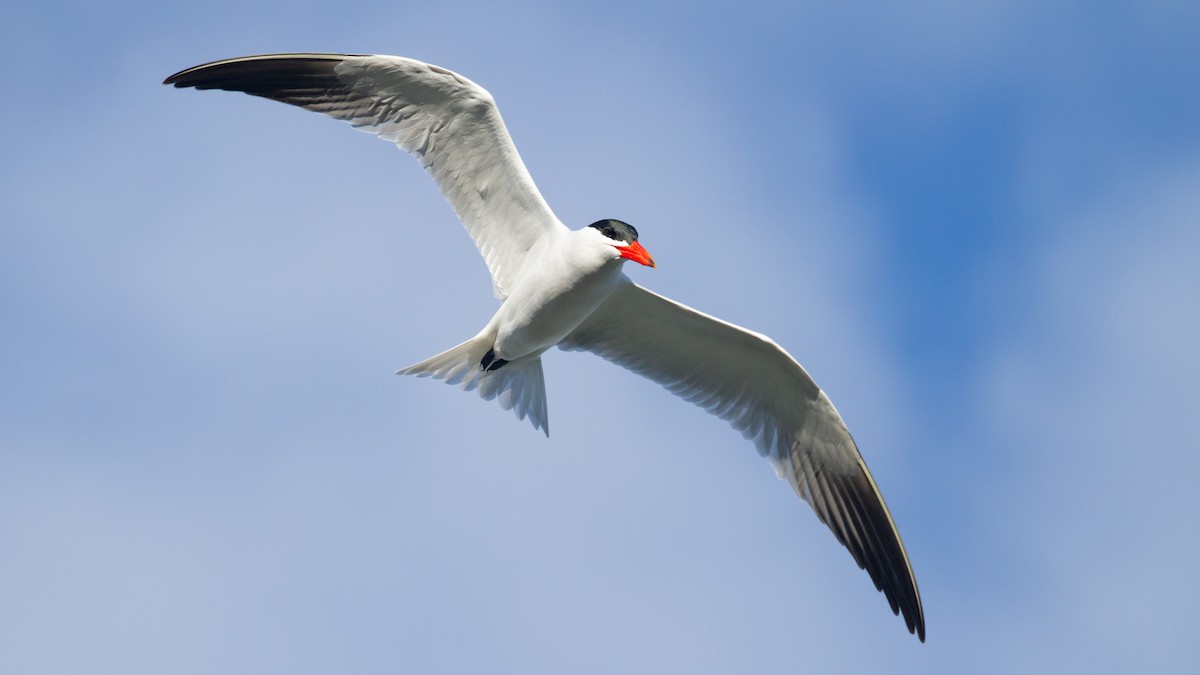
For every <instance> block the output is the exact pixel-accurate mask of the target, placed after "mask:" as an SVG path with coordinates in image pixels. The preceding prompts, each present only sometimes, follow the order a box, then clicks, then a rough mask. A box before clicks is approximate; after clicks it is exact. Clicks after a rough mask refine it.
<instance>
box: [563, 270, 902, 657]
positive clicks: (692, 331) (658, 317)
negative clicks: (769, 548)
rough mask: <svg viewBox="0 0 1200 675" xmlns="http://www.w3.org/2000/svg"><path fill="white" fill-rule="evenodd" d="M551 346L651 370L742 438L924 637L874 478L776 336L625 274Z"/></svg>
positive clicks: (837, 417)
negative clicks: (735, 322) (655, 290)
mask: <svg viewBox="0 0 1200 675" xmlns="http://www.w3.org/2000/svg"><path fill="white" fill-rule="evenodd" d="M560 346H561V347H563V348H564V349H568V350H587V351H590V352H594V353H596V354H598V355H599V356H601V357H603V358H605V359H607V360H609V361H612V362H613V363H616V364H618V365H621V366H623V367H625V368H628V369H629V370H632V371H633V372H635V373H637V374H639V375H642V376H644V377H647V378H649V379H651V380H654V381H655V382H658V383H659V384H661V385H663V386H664V387H666V388H667V389H668V390H670V391H671V393H673V394H675V395H677V396H680V397H682V398H684V399H686V400H688V401H691V402H692V403H695V404H696V405H698V406H700V407H702V408H704V409H706V410H708V411H709V412H711V413H712V414H714V415H717V416H718V417H720V418H722V419H724V420H726V421H728V422H729V423H730V424H731V425H733V427H734V428H735V429H737V430H738V431H741V432H742V435H744V436H745V437H746V438H749V439H752V440H753V441H754V444H755V446H756V447H757V448H758V451H759V453H760V454H762V455H763V456H765V457H767V458H768V459H769V460H770V461H771V464H772V465H773V466H774V467H775V471H776V472H777V473H778V474H779V477H780V478H782V479H784V480H786V481H787V482H788V483H789V484H791V486H792V488H794V489H795V490H796V493H797V494H798V495H800V497H801V498H803V499H804V501H806V502H808V503H809V504H810V505H811V506H812V508H813V510H814V511H815V512H816V514H817V517H819V518H820V519H821V522H823V523H825V524H826V525H827V526H828V527H829V529H830V530H832V531H833V534H834V536H836V537H837V539H838V541H840V542H842V544H843V545H844V546H845V547H846V548H847V549H849V550H850V554H851V555H852V556H854V560H855V561H856V562H857V563H858V565H859V567H862V568H865V569H866V570H867V573H868V574H870V575H871V579H872V580H873V581H874V582H875V587H876V588H878V589H879V590H881V591H883V593H884V595H886V596H887V599H888V602H889V603H890V604H891V606H892V611H893V612H896V613H897V614H900V613H903V615H904V620H905V622H906V623H907V624H908V630H909V632H915V633H916V634H917V636H918V637H919V638H920V639H921V641H922V642H923V641H924V640H925V617H924V613H923V610H922V608H921V595H920V593H919V591H918V590H917V581H916V578H915V577H914V576H913V572H912V567H911V565H910V564H909V561H908V554H907V553H906V552H905V550H904V544H903V543H902V542H901V541H900V533H899V532H898V531H897V530H896V524H895V523H894V522H893V521H892V516H891V514H890V513H889V512H888V508H887V505H886V504H884V502H883V497H882V496H881V495H880V494H879V488H878V487H877V486H876V485H875V480H874V479H873V478H872V477H871V472H870V471H869V470H867V465H866V464H865V463H864V462H863V459H862V456H861V455H860V454H859V452H858V448H857V446H855V444H854V439H852V438H851V437H850V432H849V431H848V430H847V429H846V424H845V423H844V422H843V421H842V418H841V415H839V414H838V412H837V410H836V409H835V408H834V407H833V404H832V403H831V402H830V401H829V398H828V397H827V396H826V395H825V392H823V391H821V388H820V387H818V386H817V385H816V383H815V382H813V380H812V378H811V377H809V376H808V373H806V372H805V371H804V368H802V367H801V366H800V364H799V363H797V362H796V360H795V359H793V358H792V357H791V356H790V355H789V354H788V353H787V352H785V351H784V350H783V349H782V348H781V347H779V345H777V344H775V343H774V342H773V341H772V340H771V339H770V338H767V337H765V336H763V335H759V334H758V333H754V332H751V331H748V330H746V329H744V328H740V327H738V326H735V325H733V324H730V323H727V322H724V321H721V320H720V319H716V318H713V317H711V316H708V315H706V314H702V313H700V312H697V311H696V310H694V309H691V308H690V307H686V306H684V305H681V304H679V303H677V302H674V301H672V300H669V299H667V298H664V297H663V296H661V295H657V294H655V293H652V292H650V291H648V290H646V289H644V288H642V287H640V286H638V285H636V284H634V283H633V282H631V281H629V280H628V279H625V281H624V283H622V285H621V286H620V287H619V288H618V289H617V290H616V291H614V292H613V294H612V295H611V296H609V298H608V299H607V300H606V301H605V302H604V304H603V305H601V306H600V308H599V309H597V310H596V312H595V313H594V314H592V316H591V317H589V318H588V319H587V320H586V321H584V323H583V324H582V325H580V326H579V328H577V329H576V330H575V332H573V333H572V334H571V335H569V336H568V337H567V339H566V340H564V341H563V343H562V344H561V345H560Z"/></svg>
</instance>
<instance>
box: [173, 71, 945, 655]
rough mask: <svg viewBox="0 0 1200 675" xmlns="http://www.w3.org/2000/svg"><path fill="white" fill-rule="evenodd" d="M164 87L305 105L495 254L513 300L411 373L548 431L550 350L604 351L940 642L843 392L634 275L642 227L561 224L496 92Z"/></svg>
mask: <svg viewBox="0 0 1200 675" xmlns="http://www.w3.org/2000/svg"><path fill="white" fill-rule="evenodd" d="M163 83H164V84H172V85H175V86H176V87H195V88H196V89H224V90H227V91H241V92H245V93H247V94H252V95H254V96H262V97H264V98H269V99H272V100H276V101H282V102H284V103H290V104H292V105H296V106H300V107H302V108H306V109H308V110H312V111H314V112H319V113H323V114H325V115H328V116H330V117H333V118H335V119H339V120H344V121H347V122H349V123H350V124H351V125H353V126H354V127H355V128H357V129H360V130H362V131H367V132H371V133H373V134H376V135H377V136H379V138H382V139H383V140H386V141H390V142H392V143H395V144H396V145H398V146H400V147H401V148H403V149H404V150H406V151H408V152H409V153H411V154H412V155H414V156H415V157H416V158H417V160H418V161H420V163H421V166H423V167H424V168H425V170H426V171H427V172H428V173H429V175H430V176H432V177H433V179H434V181H436V182H437V185H438V187H439V188H440V189H441V191H442V193H443V194H444V195H445V197H446V199H447V200H449V202H450V205H451V206H452V207H453V208H454V211H455V213H456V214H457V215H458V217H459V219H460V220H462V223H463V225H464V226H466V229H467V232H468V233H469V234H470V236H471V238H472V239H473V240H474V242H475V245H476V246H477V247H478V248H479V252H480V253H481V254H482V255H483V259H484V261H485V262H486V263H487V266H488V270H489V271H490V272H491V276H492V282H493V286H494V291H495V294H496V297H497V298H498V299H500V300H501V304H500V308H499V309H498V310H497V311H496V313H495V314H494V315H493V316H492V317H491V319H490V320H489V321H488V322H487V325H485V326H484V327H483V330H481V331H479V333H478V334H477V335H475V336H474V337H472V338H471V339H469V340H467V341H465V342H463V343H462V344H460V345H458V346H457V347H454V348H452V349H449V350H447V351H445V352H443V353H441V354H438V355H437V356H434V357H433V358H430V359H427V360H425V361H422V362H420V363H417V364H415V365H412V366H409V367H408V368H404V369H402V370H400V371H399V373H401V374H406V375H416V376H418V377H427V376H428V377H433V378H437V379H441V380H444V381H445V382H447V383H448V384H455V385H459V386H461V387H462V388H463V389H465V390H468V391H472V390H474V391H477V392H478V393H479V395H480V396H482V397H483V398H484V399H487V400H492V399H495V400H496V401H498V402H499V403H500V405H501V406H503V407H504V408H505V409H510V410H512V411H514V412H515V413H516V415H517V417H518V418H520V419H528V420H529V421H530V422H531V423H532V424H533V426H534V428H535V429H541V430H543V431H544V432H546V434H547V435H549V427H548V424H547V416H546V392H545V385H544V383H543V379H542V360H541V355H542V354H543V353H544V352H545V351H546V350H548V349H550V348H551V347H555V346H557V347H559V348H560V349H565V350H568V351H576V350H582V351H590V352H592V353H594V354H597V355H599V356H601V357H602V358H604V359H607V360H608V361H611V362H613V363H616V364H618V365H620V366H623V367H625V368H627V369H629V370H631V371H633V372H635V373H637V374H639V375H642V376H644V377H647V378H649V379H651V380H653V381H655V382H657V383H659V384H661V385H662V386H664V387H665V388H666V389H667V390H668V391H670V392H671V393H673V394H675V395H677V396H679V397H681V398H683V399H685V400H687V401H690V402H692V403H694V404H696V405H698V406H700V407H702V408H704V409H706V410H708V411H709V412H710V413H712V414H714V415H717V416H718V417H720V418H722V419H724V420H726V421H727V422H729V423H730V424H731V425H732V426H733V427H734V428H735V429H737V430H738V431H740V432H742V435H743V436H745V437H746V438H747V439H750V440H752V441H753V442H754V445H755V447H756V448H757V449H758V452H759V454H761V455H762V456H764V457H766V458H767V459H768V460H769V461H770V462H771V465H772V466H773V467H774V469H775V471H776V472H777V473H778V475H779V477H780V478H782V479H783V480H785V481H787V482H788V484H790V485H791V486H792V488H793V489H794V490H795V491H796V493H797V494H798V495H799V496H800V497H801V498H802V499H804V501H806V502H808V503H809V505H811V506H812V508H813V510H814V511H815V512H816V514H817V517H818V518H820V520H821V522H823V523H825V525H826V526H828V527H829V529H830V530H831V531H832V532H833V534H834V536H835V537H837V539H838V541H840V542H841V543H842V545H844V546H845V547H846V548H847V549H849V551H850V554H851V555H852V556H853V557H854V560H855V562H857V563H858V565H859V567H861V568H864V569H866V571H867V573H868V574H869V575H870V577H871V580H872V581H874V583H875V587H876V588H877V589H878V590H880V591H882V592H883V594H884V595H885V596H886V597H887V600H888V603H889V604H890V605H891V608H892V611H893V612H894V613H896V614H902V615H903V617H904V621H905V623H906V624H907V626H908V630H909V632H910V633H915V634H916V635H917V636H918V638H920V640H921V641H922V642H924V641H925V617H924V612H923V610H922V607H921V596H920V592H919V591H918V590H917V582H916V578H915V577H914V576H913V571H912V566H911V564H910V563H909V560H908V554H907V553H906V552H905V550H904V544H903V543H902V542H901V540H900V534H899V532H898V531H897V529H896V524H895V522H894V521H893V520H892V516H891V513H890V512H889V511H888V508H887V505H886V504H884V502H883V497H882V495H881V494H880V492H879V487H878V486H877V485H876V484H875V480H874V479H873V478H872V477H871V472H870V471H869V470H868V469H867V465H866V464H865V463H864V462H863V459H862V456H861V455H860V454H859V452H858V448H857V446H856V445H855V443H854V440H853V439H852V438H851V437H850V432H849V431H848V430H847V428H846V424H845V423H844V422H843V421H842V417H841V415H839V414H838V412H837V410H836V409H835V408H834V407H833V403H831V402H830V400H829V397H828V396H826V395H825V392H824V391H822V390H821V388H820V387H818V386H817V385H816V383H815V382H813V379H812V378H811V377H809V375H808V373H807V372H805V370H804V368H803V367H801V366H800V364H799V363H798V362H797V361H796V360H795V359H794V358H792V356H791V355H790V354H788V353H787V352H786V351H784V350H783V349H782V348H781V347H780V346H779V345H778V344H776V343H775V342H774V341H772V340H771V339H770V338H768V337H766V336H765V335H761V334H759V333H755V332H753V331H750V330H747V329H745V328H742V327H740V326H735V325H733V324H731V323H728V322H725V321H722V320H720V319H717V318H715V317H712V316H709V315H707V314H704V313H701V312H699V311H696V310H694V309H692V308H690V307H687V306H685V305H682V304H680V303H678V302H675V301H673V300H670V299H668V298H665V297H663V296H661V295H658V294H656V293H653V292H651V291H648V290H646V289H645V288H643V287H641V286H639V285H638V284H635V283H634V282H632V281H630V279H629V278H628V277H627V276H625V274H624V273H623V272H622V267H623V264H624V263H625V261H632V262H635V263H638V264H641V265H646V266H649V267H654V259H653V258H652V257H651V256H650V253H649V252H648V251H647V250H646V249H645V248H644V247H643V246H642V244H641V243H640V242H639V241H638V232H637V230H636V229H634V227H633V226H632V225H629V224H628V223H625V222H622V221H619V220H614V219H604V220H599V221H596V222H594V223H592V224H591V225H588V226H587V227H583V228H580V229H577V230H571V229H568V228H567V227H566V226H565V225H563V223H562V222H560V221H559V220H558V218H557V217H555V215H554V213H553V212H552V211H551V210H550V207H549V205H548V204H547V203H546V201H545V200H544V199H543V198H542V195H541V193H539V192H538V189H537V186H536V185H534V182H533V179H532V178H531V177H530V175H529V172H528V170H526V168H525V164H524V163H523V162H522V161H521V157H520V155H518V154H517V149H516V147H515V146H514V145H513V142H512V139H511V138H510V136H509V134H508V130H507V129H506V127H505V125H504V122H503V121H502V120H501V118H500V112H499V110H498V109H497V107H496V104H495V101H494V100H493V98H492V96H491V94H489V93H488V92H487V91H486V90H485V89H484V88H483V87H480V86H479V85H477V84H475V83H474V82H472V81H470V80H468V79H467V78H465V77H463V76H461V75H458V74H457V73H454V72H451V71H449V70H446V69H445V68H440V67H438V66H434V65H431V64H428V63H422V62H420V61H415V60H412V59H407V58H401V57H396V56H381V55H350V54H315V53H314V54H267V55H261V56H246V57H241V58H234V59H226V60H222V61H214V62H212V63H207V64H204V65H200V66H196V67H194V68H189V69H187V70H184V71H181V72H179V73H176V74H174V75H172V76H170V77H168V78H167V79H166V80H165V81H164V82H163Z"/></svg>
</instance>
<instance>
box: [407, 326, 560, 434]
mask: <svg viewBox="0 0 1200 675" xmlns="http://www.w3.org/2000/svg"><path fill="white" fill-rule="evenodd" d="M491 347H492V345H491V340H490V339H483V338H482V337H475V338H472V339H470V340H467V341H466V342H464V343H462V344H460V345H458V346H457V347H454V348H452V349H448V350H446V351H444V352H442V353H441V354H438V355H437V356H434V357H433V358H429V359H425V360H424V361H422V362H420V363H416V364H413V365H411V366H409V367H407V368H401V369H400V370H397V371H396V374H397V375H416V376H417V377H432V378H434V379H438V380H443V381H445V382H446V384H456V385H458V386H460V387H462V388H463V389H464V390H465V391H472V390H478V391H479V395H480V397H482V398H483V399H484V400H487V401H490V400H492V399H496V400H497V401H499V402H500V406H501V407H502V408H504V409H505V410H512V411H513V412H514V413H515V414H516V415H517V418H518V419H525V418H527V417H528V418H529V422H530V423H531V424H533V428H534V429H541V430H542V431H543V432H544V433H545V434H546V435H547V436H549V435H550V426H549V420H548V418H547V416H546V383H545V380H544V378H543V377H542V358H541V356H540V355H539V356H535V357H533V358H522V359H517V360H515V361H510V362H507V363H504V364H503V365H502V366H498V367H493V369H491V370H484V369H483V368H482V367H481V366H480V364H481V363H482V361H483V359H484V356H485V355H486V354H487V353H488V351H489V350H490V349H491Z"/></svg>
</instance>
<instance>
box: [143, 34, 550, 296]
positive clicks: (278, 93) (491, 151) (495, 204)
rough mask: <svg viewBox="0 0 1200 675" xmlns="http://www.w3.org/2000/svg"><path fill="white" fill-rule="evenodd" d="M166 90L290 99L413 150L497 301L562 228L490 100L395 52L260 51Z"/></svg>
mask: <svg viewBox="0 0 1200 675" xmlns="http://www.w3.org/2000/svg"><path fill="white" fill-rule="evenodd" d="M164 84H173V85H175V86H176V87H195V88H196V89H225V90H228V91H242V92H245V93H247V94H253V95H254V96H263V97H265V98H269V99H273V100H276V101H282V102H284V103H290V104H292V105H297V106H300V107H302V108H306V109H308V110H312V111H314V112H319V113H323V114H325V115H329V116H330V117H334V118H336V119H340V120H345V121H347V122H350V123H351V124H352V125H354V126H355V127H356V128H358V129H361V130H363V131H369V132H372V133H375V134H377V135H378V136H379V137H380V138H382V139H384V140H387V141H391V142H393V143H395V144H396V145H399V146H400V147H401V148H403V149H404V150H406V151H408V152H410V153H412V154H413V155H415V156H416V157H417V159H418V160H419V161H420V162H421V166H423V167H425V170H426V171H428V172H429V175H431V176H433V179H434V180H435V181H436V182H437V184H438V187H439V188H440V189H441V191H442V194H444V195H445V196H446V199H448V200H449V201H450V204H451V206H453V207H454V211H455V213H457V214H458V217H459V218H460V219H461V220H462V222H463V225H465V226H466V228H467V232H469V233H470V235H471V238H472V239H474V240H475V245H476V246H478V247H479V252H480V253H481V254H482V255H483V259H484V261H485V262H487V266H488V269H489V270H490V271H491V273H492V282H493V283H494V285H495V290H496V295H497V297H500V298H504V297H507V295H508V292H509V291H510V290H511V289H512V286H513V283H514V282H515V279H516V278H517V276H518V275H519V274H520V270H521V267H522V265H524V263H525V261H526V260H527V259H529V258H530V257H532V256H531V255H530V252H531V251H535V249H537V248H538V247H539V246H541V245H543V242H544V241H545V240H546V239H547V235H551V234H556V233H558V232H560V231H566V228H565V227H564V226H563V225H562V223H560V222H559V220H558V219H557V218H556V217H555V216H554V213H553V212H552V211H551V210H550V207H549V206H548V205H547V204H546V202H545V200H544V199H542V196H541V194H540V193H539V192H538V189H537V186H536V185H534V183H533V179H532V178H531V177H530V176H529V171H528V170H526V168H525V164H524V163H523V162H522V161H521V157H520V155H519V154H518V153H517V149H516V147H515V146H514V145H513V142H512V138H510V137H509V135H508V129H506V128H505V126H504V121H503V120H502V119H501V118H500V112H499V110H497V108H496V104H495V101H493V100H492V96H491V94H489V93H488V92H487V91H486V90H485V89H483V88H482V87H480V86H479V85H477V84H475V83H474V82H472V81H470V80H468V79H467V78H465V77H462V76H461V75H458V74H456V73H453V72H451V71H449V70H445V69H444V68H439V67H437V66H433V65H430V64H427V63H422V62H420V61H414V60H412V59H406V58H401V57H398V56H366V55H349V54H266V55H262V56H245V57H241V58H235V59H226V60H223V61H214V62H212V63H207V64H204V65H201V66H196V67H195V68H189V69H187V70H184V71H182V72H179V73H176V74H174V75H172V76H170V77H168V78H167V79H166V80H165V81H164ZM535 252H536V251H535Z"/></svg>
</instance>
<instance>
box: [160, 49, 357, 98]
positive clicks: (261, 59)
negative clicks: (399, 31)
mask: <svg viewBox="0 0 1200 675" xmlns="http://www.w3.org/2000/svg"><path fill="white" fill-rule="evenodd" d="M356 56H363V55H362V54H331V53H322V52H310V53H301V52H297V53H292V54H256V55H254V56H239V57H236V58H232V59H221V60H219V61H210V62H208V63H202V64H200V65H198V66H193V67H191V68H185V69H184V70H181V71H179V72H178V73H175V74H174V75H171V76H169V77H167V78H166V79H165V80H163V84H169V85H174V86H175V87H177V88H185V87H195V88H196V89H225V88H228V85H231V84H232V85H234V86H237V85H238V84H239V81H243V82H244V80H245V79H246V78H248V77H256V76H263V75H269V76H272V77H278V76H280V75H284V76H287V75H292V76H295V75H300V74H309V75H311V74H312V73H314V72H320V73H322V74H323V73H324V72H325V71H326V70H328V69H330V68H332V67H333V66H335V65H337V64H338V63H339V62H341V61H343V60H344V59H347V58H351V57H356Z"/></svg>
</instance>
